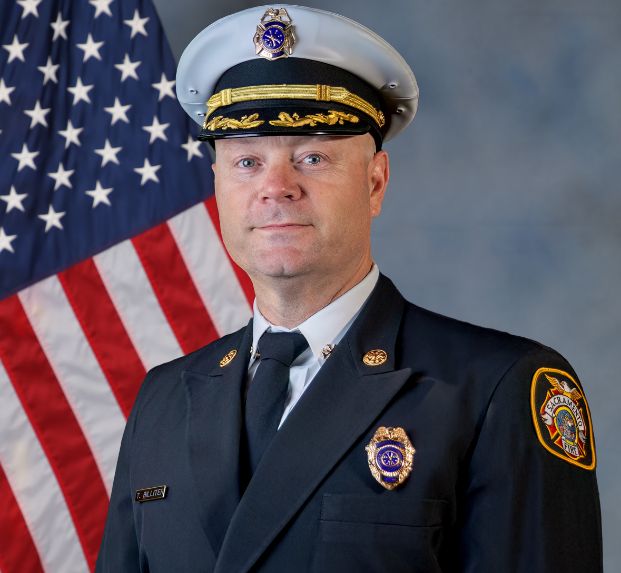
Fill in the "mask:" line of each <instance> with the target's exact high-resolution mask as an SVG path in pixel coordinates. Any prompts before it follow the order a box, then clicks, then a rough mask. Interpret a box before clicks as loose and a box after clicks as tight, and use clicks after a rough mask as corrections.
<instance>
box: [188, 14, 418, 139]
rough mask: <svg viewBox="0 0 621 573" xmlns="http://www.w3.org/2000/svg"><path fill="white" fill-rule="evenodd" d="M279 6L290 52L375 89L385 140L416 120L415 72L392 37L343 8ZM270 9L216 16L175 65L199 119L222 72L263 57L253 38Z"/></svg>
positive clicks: (202, 118)
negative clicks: (289, 32)
mask: <svg viewBox="0 0 621 573" xmlns="http://www.w3.org/2000/svg"><path fill="white" fill-rule="evenodd" d="M275 8H276V9H278V8H285V9H286V12H287V13H288V16H289V17H290V19H291V23H292V25H293V34H294V36H295V41H294V44H293V46H292V50H291V58H302V59H307V60H313V61H316V62H322V63H325V64H329V65H331V66H336V67H338V68H341V69H343V70H345V71H347V72H350V73H351V74H354V75H355V76H357V77H358V78H361V79H362V80H364V81H365V82H366V83H367V84H369V85H370V86H371V87H372V88H374V89H375V90H377V92H378V93H379V98H380V99H381V101H382V102H383V105H382V109H383V114H384V115H385V127H384V129H383V133H382V136H383V139H384V140H388V139H391V138H392V137H394V136H395V135H397V134H398V133H399V132H400V131H402V130H403V129H404V128H405V127H406V126H407V125H408V124H409V123H410V121H412V119H413V118H414V115H415V113H416V109H417V105H418V86H417V84H416V78H415V77H414V73H413V72H412V70H411V69H410V67H409V65H408V64H407V63H406V61H405V60H404V59H403V58H402V57H401V55H400V54H399V53H398V52H397V51H396V50H395V49H394V48H393V47H392V46H391V45H390V44H388V42H386V41H385V40H384V39H383V38H381V37H380V36H378V35H377V34H375V33H374V32H372V31H371V30H369V29H368V28H366V27H365V26H362V25H361V24H359V23H358V22H355V21H354V20H350V19H349V18H345V17H343V16H341V15H339V14H334V13H332V12H327V11H324V10H318V9H316V8H307V7H304V6H290V5H277V6H275ZM268 9H270V6H259V7H255V8H250V9H248V10H244V11H242V12H237V13H235V14H231V15H230V16H227V17H225V18H222V19H220V20H218V21H216V22H214V23H213V24H211V25H210V26H208V27H207V28H205V29H204V30H203V31H202V32H201V33H199V34H198V35H197V36H196V37H195V38H194V39H193V40H192V42H191V43H190V44H189V45H188V47H187V48H186V49H185V51H184V52H183V54H182V56H181V59H180V61H179V66H178V69H177V81H176V86H177V87H176V89H177V98H178V100H179V102H180V103H181V106H182V107H183V109H184V110H185V111H186V113H187V114H188V115H189V116H190V117H191V118H192V119H193V120H194V121H195V122H196V123H198V124H203V123H204V122H205V119H206V115H207V107H206V102H207V100H208V99H209V98H210V97H211V96H212V95H214V93H215V91H216V86H217V83H218V80H219V79H220V77H221V76H222V75H223V74H224V72H226V71H227V70H229V69H230V68H232V67H233V66H236V65H238V64H240V63H242V62H248V61H251V60H262V59H264V58H262V57H261V56H260V55H257V53H256V48H255V44H254V42H253V38H254V36H255V32H256V30H257V25H258V24H259V23H260V22H261V19H262V18H263V17H264V15H265V14H266V11H267V10H268ZM266 83H269V81H266ZM205 123H206V122H205Z"/></svg>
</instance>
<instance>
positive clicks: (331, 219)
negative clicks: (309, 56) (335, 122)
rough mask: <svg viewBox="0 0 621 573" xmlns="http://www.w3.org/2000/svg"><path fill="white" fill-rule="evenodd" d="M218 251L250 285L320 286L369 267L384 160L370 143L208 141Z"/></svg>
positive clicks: (286, 139) (358, 139)
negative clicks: (293, 281)
mask: <svg viewBox="0 0 621 573" xmlns="http://www.w3.org/2000/svg"><path fill="white" fill-rule="evenodd" d="M214 173H215V187H216V199H217V202H218V210H219V212H220V223H221V227H222V236H223V239H224V243H225V245H226V247H227V249H228V251H229V253H230V254H231V256H232V257H233V259H234V260H235V261H236V262H237V264H239V265H240V266H241V267H242V268H243V269H244V270H246V272H248V274H249V275H250V277H251V278H252V279H253V280H261V279H265V278H268V277H271V278H281V277H283V278H284V277H300V276H305V277H306V278H308V279H309V280H313V279H319V280H326V279H330V278H331V277H334V278H338V276H339V275H343V276H346V275H347V274H348V273H349V271H350V270H352V271H353V272H356V270H357V269H359V268H361V266H362V265H365V264H366V265H367V269H368V268H369V266H370V264H371V245H370V229H371V219H372V218H373V217H375V216H377V215H378V214H379V212H380V210H381V205H382V199H383V196H384V191H385V188H386V184H387V182H388V156H387V155H386V153H385V152H383V151H380V152H378V153H375V144H374V142H373V138H372V137H371V136H370V135H360V136H354V137H329V136H308V137H307V136H268V137H246V138H232V139H222V140H217V141H216V163H215V164H214Z"/></svg>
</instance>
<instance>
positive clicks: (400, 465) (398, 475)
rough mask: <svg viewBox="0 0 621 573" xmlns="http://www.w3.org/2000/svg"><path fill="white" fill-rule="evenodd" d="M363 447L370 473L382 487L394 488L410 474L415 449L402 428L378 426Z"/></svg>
mask: <svg viewBox="0 0 621 573" xmlns="http://www.w3.org/2000/svg"><path fill="white" fill-rule="evenodd" d="M365 449H366V451H367V461H368V463H369V469H370V470H371V474H372V475H373V477H374V478H375V480H376V481H377V483H379V484H380V485H381V486H382V487H384V488H386V489H388V490H392V489H395V488H396V487H398V486H400V485H401V484H402V483H403V482H404V481H405V480H406V479H407V478H408V476H409V475H410V473H411V471H412V464H413V463H414V452H415V451H416V450H415V449H414V447H413V446H412V442H410V439H409V438H408V435H407V434H406V433H405V430H404V429H403V428H398V427H397V428H386V427H385V426H380V427H379V428H378V429H377V431H376V432H375V435H374V436H373V437H372V438H371V441H370V442H369V444H368V446H366V448H365Z"/></svg>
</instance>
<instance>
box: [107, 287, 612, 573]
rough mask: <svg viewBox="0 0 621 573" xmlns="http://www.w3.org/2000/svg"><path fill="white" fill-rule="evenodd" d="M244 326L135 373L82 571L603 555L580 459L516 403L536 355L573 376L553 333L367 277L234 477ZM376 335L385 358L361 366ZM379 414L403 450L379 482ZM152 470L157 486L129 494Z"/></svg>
mask: <svg viewBox="0 0 621 573" xmlns="http://www.w3.org/2000/svg"><path fill="white" fill-rule="evenodd" d="M251 339H252V327H251V326H247V327H246V328H244V329H242V330H240V331H238V332H235V333H233V334H231V335H228V336H225V337H224V338H222V339H220V340H218V341H216V342H214V343H212V344H210V345H208V346H207V347H205V348H203V349H201V350H198V351H197V352H194V353H193V354H190V355H188V356H185V357H183V358H180V359H178V360H175V361H173V362H170V363H168V364H164V365H162V366H159V367H157V368H155V369H154V370H152V371H151V372H150V373H149V374H148V376H147V378H146V380H145V382H144V384H143V386H142V389H141V391H140V394H139V396H138V398H137V400H136V403H135V406H134V409H133V411H132V414H131V416H130V418H129V420H128V423H127V428H126V430H125V434H124V437H123V442H122V446H121V451H120V455H119V460H118V466H117V470H116V475H115V479H114V487H113V491H112V497H111V502H110V509H109V514H108V521H107V524H106V528H105V534H104V539H103V543H102V548H101V552H100V555H99V560H98V563H97V571H98V572H100V573H102V572H106V573H125V572H127V573H129V572H137V571H142V572H147V571H149V572H152V573H156V572H157V573H160V572H163V573H183V572H196V573H199V572H200V573H202V572H205V573H207V572H216V573H246V572H249V571H260V572H278V573H280V572H283V573H284V572H294V573H298V572H317V573H332V572H334V573H337V572H338V573H354V572H355V573H361V572H366V571H378V572H386V573H401V572H408V573H412V572H421V573H422V572H424V573H432V572H434V573H435V572H440V571H443V572H453V571H455V572H466V571H467V572H477V573H486V572H494V573H511V572H527V573H544V572H545V573H550V572H555V571H559V572H560V571H562V572H563V573H568V572H573V571H576V572H577V571H580V572H589V573H590V572H597V571H601V569H602V549H601V525H600V513H599V511H600V510H599V501H598V493H597V484H596V478H595V472H594V471H591V470H588V469H582V468H580V467H577V466H576V465H575V464H572V463H569V462H568V461H565V460H563V459H561V458H560V457H559V456H558V455H553V454H552V453H551V452H550V451H548V450H546V449H545V448H544V447H543V445H542V443H540V441H539V439H538V438H537V435H536V432H535V426H534V424H533V418H532V415H531V408H530V390H531V380H532V379H533V375H534V374H535V372H536V371H537V370H538V369H539V368H541V367H550V368H557V369H560V370H563V371H565V372H567V373H569V374H570V375H571V376H573V377H574V378H576V375H575V373H573V371H572V369H571V367H570V366H569V364H568V363H567V362H566V361H565V360H564V359H563V358H562V357H561V356H559V355H558V354H557V353H556V352H554V351H553V350H551V349H549V348H546V347H544V346H541V345H539V344H537V343H535V342H532V341H530V340H526V339H523V338H518V337H515V336H511V335H508V334H505V333H501V332H497V331H493V330H489V329H484V328H480V327H476V326H472V325H470V324H466V323H463V322H459V321H456V320H452V319H449V318H446V317H443V316H440V315H437V314H434V313H431V312H429V311H425V310H423V309H421V308H419V307H416V306H414V305H412V304H409V303H407V302H406V301H405V300H404V299H403V298H402V297H401V295H400V294H399V292H398V291H397V290H396V288H395V287H394V286H393V284H392V283H391V282H390V281H389V280H388V279H387V278H385V277H380V280H379V282H378V284H377V286H376V288H375V290H374V291H373V293H372V294H371V296H370V298H369V300H368V301H367V302H366V303H365V306H364V307H363V310H362V312H361V313H360V314H359V316H358V318H357V319H356V321H355V323H354V325H353V326H352V328H351V329H350V330H349V332H348V333H347V335H346V336H345V338H344V339H343V340H342V341H341V343H340V344H338V346H337V347H336V349H335V350H334V351H333V353H332V354H331V356H330V357H329V358H328V359H327V361H326V363H325V364H324V365H323V367H322V368H321V370H320V371H319V373H318V374H317V376H316V378H315V379H314V380H313V382H312V384H311V385H310V386H309V388H307V390H306V392H305V393H304V395H303V396H302V398H301V399H300V401H299V402H298V404H297V405H296V407H295V408H294V410H293V411H292V412H291V414H290V415H289V417H288V418H287V419H286V421H285V423H284V424H283V426H282V427H281V429H280V430H279V432H278V434H277V435H276V437H275V438H274V440H273V441H272V443H271V444H270V446H269V448H268V450H267V451H266V453H265V454H264V456H263V458H262V460H261V463H260V465H259V467H258V468H257V470H256V472H255V474H254V476H253V477H252V480H251V481H250V483H249V485H248V486H247V488H245V491H244V492H243V493H242V492H241V491H240V490H241V486H240V477H239V473H240V471H239V468H240V461H239V458H240V455H239V452H240V431H241V430H242V420H243V416H242V407H243V401H242V400H243V398H242V396H243V391H244V384H245V379H246V370H247V365H248V357H249V355H250V345H251ZM374 349H382V350H385V351H386V353H387V355H388V360H387V361H386V362H385V363H384V364H382V365H379V366H367V365H365V364H364V363H363V361H362V357H363V356H364V354H365V353H366V352H367V351H369V350H374ZM231 350H237V354H236V357H235V358H234V359H233V360H232V361H231V362H230V363H229V364H227V365H226V366H220V360H221V359H222V358H223V357H224V356H225V355H226V354H227V353H229V352H230V351H231ZM576 380H577V378H576ZM379 426H393V427H395V426H398V427H401V428H403V429H404V430H405V431H406V432H407V434H408V436H409V438H410V440H411V442H412V444H413V446H414V448H415V449H416V453H415V455H414V464H413V469H412V472H411V474H410V476H409V478H408V479H407V480H406V481H405V482H404V483H403V484H402V485H401V486H400V487H399V488H397V489H395V490H393V491H388V490H386V489H384V488H383V487H381V486H380V485H379V484H378V483H377V482H376V481H375V480H374V478H373V477H372V475H371V472H370V470H369V467H368V463H367V454H366V452H365V446H366V445H367V444H368V442H369V441H370V440H371V438H372V437H373V435H374V433H375V431H376V429H377V428H378V427H379ZM589 438H592V434H591V435H590V436H589ZM592 446H593V444H592V443H591V444H589V447H592ZM159 485H166V486H168V495H167V496H166V498H165V499H161V500H156V501H149V502H146V503H137V502H135V501H134V496H135V492H136V490H138V489H140V488H147V487H152V486H159Z"/></svg>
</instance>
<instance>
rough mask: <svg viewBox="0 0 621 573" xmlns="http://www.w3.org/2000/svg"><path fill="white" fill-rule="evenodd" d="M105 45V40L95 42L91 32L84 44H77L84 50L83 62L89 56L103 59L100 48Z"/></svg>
mask: <svg viewBox="0 0 621 573" xmlns="http://www.w3.org/2000/svg"><path fill="white" fill-rule="evenodd" d="M103 45H104V42H103V41H102V42H95V40H93V36H92V35H91V34H89V35H88V36H87V38H86V42H84V43H83V44H76V46H77V47H78V48H80V50H82V51H83V52H84V56H83V57H82V61H83V62H86V61H87V60H88V59H89V58H96V59H97V60H101V54H100V53H99V50H100V49H101V47H102V46H103Z"/></svg>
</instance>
